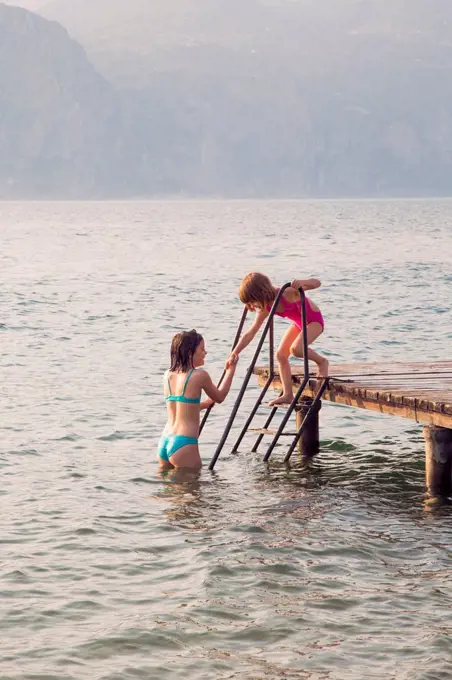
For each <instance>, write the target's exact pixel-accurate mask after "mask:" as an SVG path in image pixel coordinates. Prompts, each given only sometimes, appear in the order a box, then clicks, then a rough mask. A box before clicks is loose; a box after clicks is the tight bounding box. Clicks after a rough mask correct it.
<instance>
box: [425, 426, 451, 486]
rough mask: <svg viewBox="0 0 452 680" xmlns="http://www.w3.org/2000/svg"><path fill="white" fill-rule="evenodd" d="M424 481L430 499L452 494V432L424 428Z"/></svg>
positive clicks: (444, 429) (435, 428) (439, 428)
mask: <svg viewBox="0 0 452 680" xmlns="http://www.w3.org/2000/svg"><path fill="white" fill-rule="evenodd" d="M423 431H424V437H425V479H426V485H427V490H428V493H429V495H430V496H431V497H443V498H447V497H448V496H450V495H451V494H452V430H450V429H448V428H445V427H437V426H426V427H424V428H423Z"/></svg>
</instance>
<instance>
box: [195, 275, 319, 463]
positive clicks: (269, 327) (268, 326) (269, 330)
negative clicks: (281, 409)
mask: <svg viewBox="0 0 452 680" xmlns="http://www.w3.org/2000/svg"><path fill="white" fill-rule="evenodd" d="M289 287H290V283H286V284H284V285H283V286H282V287H281V288H280V289H279V292H278V295H277V296H276V299H275V301H274V302H273V305H272V308H271V310H270V313H269V315H268V318H267V321H266V323H265V326H264V330H263V331H262V334H261V337H260V339H259V342H258V345H257V348H256V351H255V353H254V356H253V359H252V361H251V364H250V365H249V367H248V370H247V372H246V375H245V378H244V380H243V383H242V386H241V388H240V391H239V394H238V395H237V398H236V400H235V403H234V406H233V408H232V411H231V415H230V416H229V420H228V422H227V424H226V427H225V429H224V432H223V435H222V437H221V439H220V441H219V443H218V446H217V448H216V451H215V453H214V455H213V457H212V460H211V461H210V465H209V470H213V469H214V467H215V464H216V462H217V460H218V458H219V456H220V453H221V451H222V450H223V447H224V445H225V443H226V440H227V438H228V436H229V433H230V431H231V428H232V426H233V424H234V421H235V418H236V416H237V412H238V410H239V408H240V404H241V403H242V400H243V396H244V394H245V391H246V388H247V387H248V383H249V381H250V379H251V376H252V374H253V371H254V368H255V365H256V362H257V360H258V358H259V355H260V353H261V350H262V347H263V345H264V342H265V340H266V338H267V335H269V351H270V362H269V375H268V379H267V381H266V382H265V385H264V386H263V388H262V390H261V393H260V395H259V397H258V398H257V400H256V403H255V404H254V406H253V408H252V410H251V412H250V414H249V416H248V418H247V420H246V422H245V425H244V426H243V428H242V430H241V432H240V435H239V437H238V439H237V441H236V442H235V444H234V446H233V448H232V452H233V453H234V452H236V451H237V450H238V447H239V446H240V444H241V442H242V440H243V437H244V436H245V434H246V433H247V432H248V431H249V430H250V425H251V423H252V421H253V419H254V416H255V415H256V413H257V411H258V409H259V407H260V406H261V404H262V401H263V399H264V397H265V395H266V393H267V391H268V389H269V387H270V385H271V383H272V382H273V379H274V377H275V364H274V316H275V313H276V309H277V307H278V304H279V302H280V300H281V297H282V295H283V293H284V291H285V290H286V289H287V288H289ZM299 293H300V297H301V321H302V328H303V362H304V376H303V380H302V381H301V384H300V386H299V388H298V390H297V392H296V394H295V395H294V398H293V399H292V401H291V403H290V404H289V406H288V408H287V411H286V413H285V414H284V417H283V418H282V420H281V423H280V425H279V427H278V429H277V430H276V432H275V433H269V434H273V435H274V436H273V439H272V441H271V443H270V445H269V447H268V449H267V451H266V453H265V456H264V461H268V459H269V458H270V456H271V454H272V451H273V449H274V448H275V446H276V444H277V443H278V440H279V438H280V437H281V435H282V434H284V428H285V426H286V424H287V422H288V420H289V418H290V416H291V415H292V413H293V411H294V410H295V408H296V406H297V404H298V402H299V400H300V398H301V397H302V395H303V392H304V390H305V387H306V385H307V384H308V382H309V360H308V340H307V335H306V328H307V324H306V298H305V294H304V290H303V289H302V288H299ZM246 316H247V309H246V308H245V310H244V312H243V314H242V318H241V320H240V324H239V327H238V330H237V333H236V336H235V339H234V344H233V346H232V349H234V347H235V346H236V344H237V342H238V341H239V338H240V335H241V332H242V329H243V326H244V324H245V319H246ZM224 374H225V372H223V375H222V376H221V379H220V383H221V381H222V380H223V378H224ZM328 380H329V378H323V379H322V382H321V385H320V388H319V390H318V391H317V393H316V395H315V397H314V399H313V400H312V402H311V403H310V404H309V406H308V408H307V411H306V413H305V416H304V418H303V421H302V423H301V425H300V427H299V429H298V431H297V432H296V433H295V436H294V439H293V441H292V443H291V444H290V447H289V450H288V451H287V454H286V456H285V458H284V461H286V462H287V461H288V460H289V459H290V457H291V455H292V453H293V451H294V449H295V447H296V445H297V444H298V442H299V441H300V438H301V436H302V434H303V432H304V429H305V426H306V423H307V422H308V420H309V418H310V416H311V415H312V413H313V412H314V410H315V409H317V405H318V404H319V402H320V400H321V398H322V396H323V394H324V392H325V390H326V388H327V386H328ZM220 383H219V384H220ZM211 408H212V407H210V408H209V409H208V410H207V411H206V413H205V415H204V418H203V420H202V422H201V425H200V432H201V431H202V429H203V428H204V425H205V424H206V421H207V418H208V417H209V413H210V410H211ZM277 411H278V407H277V406H274V407H273V408H272V410H271V411H270V414H269V416H268V418H267V420H266V421H265V424H264V426H263V428H262V430H261V431H260V434H259V436H258V438H257V440H256V442H255V444H254V446H253V448H252V451H253V452H256V451H257V450H258V448H259V445H260V443H261V441H262V439H263V437H264V436H265V434H266V433H267V432H266V431H267V430H268V427H269V426H270V424H271V422H272V420H273V418H274V416H275V414H276V412H277Z"/></svg>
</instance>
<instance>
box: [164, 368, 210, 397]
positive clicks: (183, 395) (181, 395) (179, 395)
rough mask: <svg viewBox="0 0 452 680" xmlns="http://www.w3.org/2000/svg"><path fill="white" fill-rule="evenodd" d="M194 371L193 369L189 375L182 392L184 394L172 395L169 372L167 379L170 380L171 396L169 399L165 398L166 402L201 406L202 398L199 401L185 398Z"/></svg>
mask: <svg viewBox="0 0 452 680" xmlns="http://www.w3.org/2000/svg"><path fill="white" fill-rule="evenodd" d="M194 370H195V369H194V368H192V369H191V371H190V373H189V374H188V375H187V380H186V381H185V383H184V389H183V390H182V394H172V392H171V385H170V379H169V371H168V373H167V378H168V389H169V395H168V396H167V397H165V401H178V402H181V403H182V404H200V403H201V397H200V396H199V397H198V398H197V399H190V398H189V397H186V396H185V390H186V387H187V383H188V381H189V380H190V378H191V376H192V373H193V371H194Z"/></svg>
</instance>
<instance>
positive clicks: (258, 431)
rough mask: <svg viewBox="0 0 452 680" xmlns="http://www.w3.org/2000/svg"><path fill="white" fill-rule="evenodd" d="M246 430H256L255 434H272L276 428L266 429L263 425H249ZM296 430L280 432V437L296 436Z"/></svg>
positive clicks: (275, 431)
mask: <svg viewBox="0 0 452 680" xmlns="http://www.w3.org/2000/svg"><path fill="white" fill-rule="evenodd" d="M248 432H256V434H270V435H272V436H274V435H275V434H276V433H277V432H278V430H268V429H265V428H264V427H250V429H249V430H248ZM296 435H297V433H296V432H281V437H296Z"/></svg>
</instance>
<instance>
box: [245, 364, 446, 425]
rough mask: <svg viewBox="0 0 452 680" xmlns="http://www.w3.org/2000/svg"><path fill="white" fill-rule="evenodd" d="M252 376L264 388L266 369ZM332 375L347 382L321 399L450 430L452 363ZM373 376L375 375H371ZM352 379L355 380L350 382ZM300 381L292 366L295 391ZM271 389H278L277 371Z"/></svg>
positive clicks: (371, 367) (345, 368)
mask: <svg viewBox="0 0 452 680" xmlns="http://www.w3.org/2000/svg"><path fill="white" fill-rule="evenodd" d="M255 373H256V374H257V376H258V380H259V383H260V384H261V385H263V384H264V383H265V380H266V379H267V378H268V367H257V368H256V369H255ZM331 373H332V374H333V375H334V376H341V375H342V376H346V375H350V379H348V380H344V381H342V380H334V378H332V379H331V382H330V385H329V387H328V389H327V390H326V392H325V394H324V397H323V398H324V399H325V400H327V401H331V402H333V403H337V404H345V405H348V406H355V407H358V408H364V409H367V410H369V411H376V412H380V413H388V414H390V415H397V416H400V417H402V418H409V419H411V420H416V421H417V422H420V423H423V424H425V425H438V426H440V427H447V428H452V361H440V362H426V363H403V362H397V363H391V364H378V363H371V364H341V365H339V366H333V367H331ZM372 373H373V374H377V375H370V374H372ZM417 373H420V374H421V375H419V376H417V375H416V374H417ZM353 375H355V376H356V378H352V376H353ZM421 376H422V377H421ZM303 377H304V373H303V366H301V365H295V366H293V367H292V381H293V385H294V391H296V389H297V388H298V386H299V384H300V382H301V380H302V379H303ZM318 386H319V384H318V382H317V380H316V379H315V378H314V377H312V378H311V379H310V381H309V383H308V386H307V388H306V391H305V393H304V395H305V396H311V397H312V396H314V395H315V392H316V391H317V389H318ZM272 387H273V388H274V389H276V390H280V389H281V383H280V381H279V376H278V372H277V371H276V375H275V379H274V380H273V383H272Z"/></svg>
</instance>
